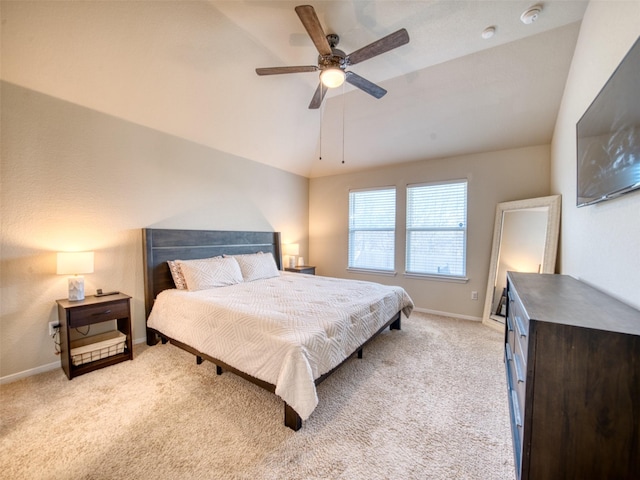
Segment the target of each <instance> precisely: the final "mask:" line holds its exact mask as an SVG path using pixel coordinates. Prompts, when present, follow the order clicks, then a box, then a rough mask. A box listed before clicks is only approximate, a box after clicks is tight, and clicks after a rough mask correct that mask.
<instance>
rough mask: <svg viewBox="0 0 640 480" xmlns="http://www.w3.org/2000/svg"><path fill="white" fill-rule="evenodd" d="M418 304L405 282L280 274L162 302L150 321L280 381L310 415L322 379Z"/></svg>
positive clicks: (170, 293) (279, 390)
mask: <svg viewBox="0 0 640 480" xmlns="http://www.w3.org/2000/svg"><path fill="white" fill-rule="evenodd" d="M412 310H413V302H412V300H411V298H410V297H409V295H408V294H407V293H406V292H405V290H404V289H402V288H401V287H396V286H386V285H380V284H377V283H373V282H364V281H356V280H345V279H337V278H330V277H321V276H314V275H304V274H298V273H289V272H281V274H280V275H279V276H277V277H274V278H269V279H262V280H256V281H253V282H243V283H238V284H235V285H230V286H225V287H219V288H213V289H208V290H201V291H196V292H188V291H184V290H176V289H170V290H165V291H163V292H161V293H160V294H159V295H158V297H157V298H156V300H155V303H154V306H153V309H152V311H151V314H150V316H149V319H148V321H147V325H148V326H149V327H151V328H153V329H155V330H157V331H159V332H160V333H162V334H164V335H166V336H168V337H169V338H173V339H175V340H177V341H179V342H182V343H185V344H187V345H189V346H191V347H193V348H195V349H196V350H198V351H199V352H202V353H204V354H206V355H209V356H211V357H213V358H217V359H219V360H220V361H222V362H224V363H226V364H228V365H230V366H232V367H234V368H236V369H238V370H240V371H242V372H245V373H247V374H249V375H251V376H253V377H255V378H258V379H260V380H263V381H265V382H268V383H271V384H273V385H275V386H276V389H275V393H276V395H278V396H280V397H281V398H282V399H283V400H284V401H285V402H287V403H288V404H289V405H290V406H291V407H292V408H293V409H294V410H295V411H296V412H297V413H298V415H300V417H301V418H302V419H303V420H306V419H307V418H308V417H309V415H311V413H312V412H313V410H314V409H315V407H316V406H317V404H318V397H317V395H316V385H315V379H317V378H318V377H320V376H322V375H323V374H325V373H327V372H329V371H330V370H332V369H333V368H334V367H336V366H337V365H339V364H340V363H341V362H342V361H344V360H345V359H346V358H347V357H348V356H349V355H351V354H352V353H353V352H354V351H356V350H357V349H358V347H359V346H360V345H362V344H363V343H364V342H365V341H366V340H368V339H369V338H371V336H373V335H374V334H375V333H376V332H377V331H378V330H380V328H382V326H383V325H384V324H385V323H386V322H387V321H389V320H390V319H391V318H392V317H393V316H394V315H395V314H396V313H397V312H399V311H402V313H403V314H404V315H405V316H407V317H408V316H409V315H410V314H411V311H412Z"/></svg>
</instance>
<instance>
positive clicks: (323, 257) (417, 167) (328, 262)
mask: <svg viewBox="0 0 640 480" xmlns="http://www.w3.org/2000/svg"><path fill="white" fill-rule="evenodd" d="M461 178H466V179H468V181H469V184H468V232H467V245H468V247H467V276H468V277H469V282H468V283H463V284H460V283H452V282H444V281H437V280H431V279H415V278H405V277H404V275H403V273H404V254H405V248H404V237H405V229H404V217H405V212H406V209H405V202H406V194H405V187H406V185H408V184H413V183H425V182H437V181H444V180H452V179H461ZM389 185H393V186H396V187H397V198H396V203H397V218H396V225H397V228H396V271H397V275H396V276H393V277H390V276H383V275H365V274H355V273H351V272H347V271H346V268H347V250H348V210H349V198H348V194H349V190H350V189H357V188H367V187H377V186H389ZM548 194H549V146H548V145H544V146H536V147H528V148H520V149H513V150H503V151H499V152H489V153H482V154H475V155H466V156H462V157H455V158H444V159H439V160H428V161H424V162H416V163H408V164H404V165H401V166H395V167H389V168H380V169H376V170H371V171H368V172H364V173H358V174H348V175H339V176H332V177H324V178H314V179H311V183H310V191H309V237H310V243H309V250H310V256H309V260H310V263H312V264H314V265H316V266H317V270H316V271H317V272H318V273H319V274H321V275H329V276H336V277H344V278H354V279H361V280H370V281H376V282H380V283H385V284H395V285H400V286H402V287H404V288H405V289H406V290H407V292H408V293H409V294H410V295H411V297H412V298H413V300H414V302H415V303H416V306H417V307H418V308H420V309H423V310H428V311H434V312H444V313H448V314H453V315H456V316H460V317H463V318H474V319H479V318H481V317H482V310H483V302H482V300H481V299H483V298H485V292H486V288H487V276H488V272H489V258H490V256H491V244H492V243H491V242H492V238H491V237H492V235H493V225H494V217H495V209H496V204H497V203H499V202H507V201H512V200H522V199H526V198H534V197H541V196H546V195H548ZM474 290H475V291H477V292H478V298H479V299H480V300H471V292H472V291H474Z"/></svg>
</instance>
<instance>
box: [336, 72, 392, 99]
mask: <svg viewBox="0 0 640 480" xmlns="http://www.w3.org/2000/svg"><path fill="white" fill-rule="evenodd" d="M345 80H346V81H347V82H348V83H350V84H351V85H353V86H354V87H358V88H359V89H360V90H362V91H363V92H367V93H368V94H369V95H373V96H374V97H376V98H382V97H384V96H385V94H386V93H387V91H386V90H385V89H384V88H382V87H379V86H378V85H376V84H375V83H372V82H370V81H369V80H367V79H366V78H363V77H361V76H360V75H358V74H356V73H353V72H346V73H345Z"/></svg>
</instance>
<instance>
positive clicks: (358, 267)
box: [347, 186, 398, 275]
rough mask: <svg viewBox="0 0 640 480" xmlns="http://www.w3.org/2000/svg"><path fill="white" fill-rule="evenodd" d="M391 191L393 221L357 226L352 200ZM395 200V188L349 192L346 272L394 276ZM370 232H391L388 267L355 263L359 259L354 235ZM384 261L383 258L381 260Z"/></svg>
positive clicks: (396, 194)
mask: <svg viewBox="0 0 640 480" xmlns="http://www.w3.org/2000/svg"><path fill="white" fill-rule="evenodd" d="M390 191H393V209H392V211H393V219H392V221H391V222H388V223H387V224H386V225H382V226H372V225H370V224H368V225H362V224H358V222H357V218H356V216H355V215H356V213H355V212H354V203H353V201H354V198H355V197H356V196H359V195H360V194H367V193H368V194H371V193H373V192H380V193H382V192H386V193H388V192H390ZM397 199H398V192H397V188H396V187H395V186H385V187H375V188H366V189H354V190H350V191H349V245H348V251H347V270H348V271H352V272H366V273H376V274H381V275H395V274H396V272H395V247H396V245H395V244H396V217H397ZM366 232H371V233H372V234H375V233H379V232H391V243H392V245H391V251H390V252H387V256H386V258H387V260H390V261H391V264H390V267H389V268H385V267H384V266H382V265H381V264H380V263H378V264H368V265H367V264H362V263H359V262H357V261H356V259H357V258H359V257H360V254H359V252H357V251H354V249H356V245H355V243H356V242H355V236H356V234H358V233H360V234H362V233H366ZM383 259H384V258H383Z"/></svg>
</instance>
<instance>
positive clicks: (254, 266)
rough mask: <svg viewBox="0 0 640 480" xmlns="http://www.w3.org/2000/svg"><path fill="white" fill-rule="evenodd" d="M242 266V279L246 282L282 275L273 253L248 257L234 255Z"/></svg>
mask: <svg viewBox="0 0 640 480" xmlns="http://www.w3.org/2000/svg"><path fill="white" fill-rule="evenodd" d="M233 258H235V259H236V260H237V261H238V264H239V265H240V270H241V271H242V278H243V279H244V281H245V282H251V281H253V280H260V279H262V278H272V277H277V276H279V275H280V272H278V267H277V265H276V261H275V260H274V259H273V255H272V254H271V253H262V252H259V253H251V254H248V255H234V256H233Z"/></svg>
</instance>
